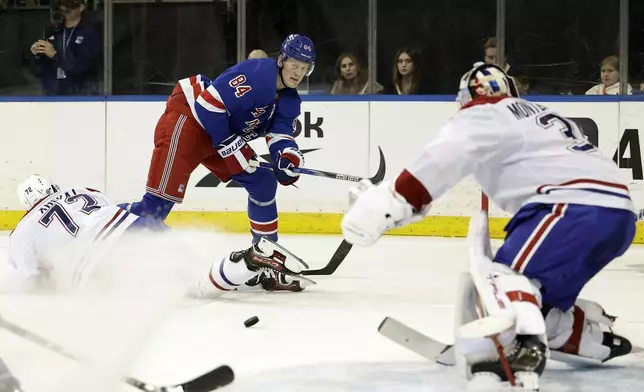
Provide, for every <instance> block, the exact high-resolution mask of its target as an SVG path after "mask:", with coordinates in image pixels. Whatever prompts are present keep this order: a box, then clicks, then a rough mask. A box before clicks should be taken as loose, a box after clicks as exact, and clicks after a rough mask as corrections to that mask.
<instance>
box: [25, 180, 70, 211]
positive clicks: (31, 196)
mask: <svg viewBox="0 0 644 392" xmlns="http://www.w3.org/2000/svg"><path fill="white" fill-rule="evenodd" d="M58 191H60V187H59V186H58V185H56V184H54V183H53V182H51V181H49V180H48V179H46V178H43V177H40V176H39V175H37V174H32V175H31V176H30V177H29V178H27V179H26V180H25V181H23V182H22V183H21V184H20V185H18V189H17V190H16V193H17V194H18V198H20V202H21V203H22V204H23V205H25V206H26V207H27V208H31V207H33V206H34V205H36V203H38V202H39V201H40V200H42V199H44V198H45V197H47V196H49V195H53V194H54V193H56V192H58Z"/></svg>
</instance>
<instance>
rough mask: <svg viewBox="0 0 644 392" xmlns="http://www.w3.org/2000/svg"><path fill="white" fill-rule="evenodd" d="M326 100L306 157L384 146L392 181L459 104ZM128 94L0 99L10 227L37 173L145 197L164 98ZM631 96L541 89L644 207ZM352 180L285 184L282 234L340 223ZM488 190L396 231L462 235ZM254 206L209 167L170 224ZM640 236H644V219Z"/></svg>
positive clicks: (342, 161)
mask: <svg viewBox="0 0 644 392" xmlns="http://www.w3.org/2000/svg"><path fill="white" fill-rule="evenodd" d="M324 98H325V99H330V100H321V98H314V99H311V98H310V97H308V98H307V99H306V100H305V102H304V103H303V108H302V115H301V116H300V118H299V121H298V123H297V124H296V125H295V127H296V139H297V141H298V143H299V145H300V148H301V149H302V150H303V151H305V159H306V166H307V167H311V168H316V169H322V170H328V171H334V172H342V173H347V174H353V175H358V176H365V177H369V176H372V175H373V174H374V173H375V172H376V171H377V170H378V164H379V160H378V148H379V147H380V148H381V149H382V151H383V153H384V155H385V161H386V177H385V178H387V179H391V178H394V177H395V176H396V175H397V174H398V173H399V172H400V171H401V170H402V169H403V168H404V167H405V166H406V165H408V164H410V163H412V162H413V160H414V158H415V157H416V156H418V154H420V152H421V151H422V148H423V146H424V144H425V143H426V142H427V141H429V140H430V139H431V138H433V137H434V136H435V135H436V133H437V131H438V129H439V128H440V126H441V124H443V123H444V122H445V121H446V120H447V119H448V118H449V117H450V116H451V115H452V114H453V113H454V112H455V111H456V110H457V105H456V103H454V102H453V101H451V100H450V101H448V100H446V97H441V98H440V99H442V101H441V100H436V99H437V98H436V97H426V98H423V97H413V98H411V100H409V99H407V100H389V99H391V98H388V97H360V98H359V99H353V98H351V99H348V100H342V98H341V99H338V97H324ZM121 99H122V98H121ZM121 99H119V100H116V101H112V100H111V101H107V102H106V101H101V100H96V99H95V100H90V101H80V102H79V101H59V100H46V101H43V100H41V99H40V98H38V99H34V100H32V101H30V100H25V99H23V100H22V101H21V102H9V101H2V102H0V116H2V117H1V118H3V120H4V121H3V134H4V135H5V137H4V138H3V143H2V144H1V145H0V156H1V157H2V158H3V159H2V160H0V168H1V170H0V184H2V185H1V186H0V229H12V228H13V227H15V225H16V223H17V222H18V221H19V219H20V217H21V216H22V215H23V214H24V211H23V210H22V209H21V206H20V204H19V203H18V200H17V197H16V194H15V189H16V186H17V184H18V183H19V182H20V181H22V180H23V179H24V178H26V177H27V176H28V175H29V174H32V173H39V174H41V175H44V176H47V177H50V178H51V179H53V180H55V181H56V182H58V183H59V184H60V185H61V186H63V187H66V186H78V185H83V186H89V187H93V188H96V189H101V190H104V191H105V192H106V194H107V195H108V197H109V198H110V199H111V200H113V201H114V202H117V203H119V202H124V201H134V200H138V199H140V197H141V196H142V194H143V192H144V186H145V179H146V176H147V169H148V165H149V161H150V156H151V153H152V148H153V140H152V136H153V130H154V126H155V124H156V122H157V120H158V118H159V116H160V114H162V113H163V111H164V108H165V103H164V102H163V101H159V100H155V99H152V100H149V99H148V100H145V99H143V100H141V99H140V98H138V97H137V98H135V99H137V100H136V101H123V100H121ZM133 99H134V98H133ZM318 99H320V100H318ZM626 99H627V101H619V100H618V98H617V97H572V98H567V99H566V100H561V97H540V98H539V101H541V102H543V104H544V105H547V106H549V107H552V108H553V109H555V110H557V111H558V112H559V113H561V114H562V115H564V116H566V117H569V118H572V119H574V120H575V121H577V122H578V123H579V124H580V125H582V127H583V128H584V132H586V133H587V135H588V137H589V139H590V140H591V141H592V142H593V143H595V144H598V147H599V149H600V150H601V151H602V152H603V153H604V154H605V155H607V156H608V157H610V158H613V157H614V158H615V160H618V161H619V163H620V167H621V168H622V169H621V172H622V173H623V175H624V180H625V181H626V182H627V183H628V184H629V187H630V189H631V191H632V193H631V194H632V197H633V199H634V202H635V204H636V206H638V207H639V208H644V189H643V188H642V184H644V182H643V181H642V159H641V156H642V148H643V143H640V134H641V130H644V102H638V101H633V100H632V99H633V98H632V97H628V98H626ZM71 119H74V120H71ZM72 121H73V124H74V125H71V124H72ZM252 145H253V147H254V148H255V150H256V151H257V153H258V154H260V155H263V154H265V153H266V152H267V151H266V146H265V143H264V142H263V141H261V140H257V141H254V142H253V143H252ZM618 149H619V150H620V151H618ZM352 185H353V184H352V183H349V182H343V181H335V180H329V179H323V178H317V177H309V176H302V177H301V179H300V181H299V182H298V186H299V188H294V187H280V189H279V191H278V197H277V203H278V209H279V211H280V232H282V233H321V234H337V233H339V232H340V227H339V222H340V219H341V216H342V213H343V212H344V211H345V210H346V207H347V191H348V190H349V188H350V187H351V186H352ZM212 188H217V189H212ZM479 200H480V190H479V188H478V187H477V185H476V183H474V181H473V180H472V179H469V178H468V179H465V180H463V181H462V182H461V183H459V184H458V185H457V186H456V187H455V188H454V189H453V190H451V191H450V192H448V194H446V195H445V196H444V197H442V198H441V199H439V200H437V201H436V202H435V203H434V204H433V206H432V210H431V213H430V216H429V217H428V218H427V219H426V220H424V221H423V222H419V223H417V224H414V225H410V226H409V227H405V228H402V229H398V230H395V231H393V232H392V234H399V235H430V236H463V235H465V233H466V230H467V223H468V217H469V216H470V215H471V214H473V213H474V212H476V211H477V209H478V208H479ZM246 204H247V199H246V192H245V191H244V190H243V189H241V188H239V187H235V186H234V184H231V183H221V182H220V181H218V180H217V179H216V178H213V177H211V176H209V173H208V172H207V170H206V169H205V168H203V167H199V168H198V169H197V170H196V171H195V172H194V173H193V175H192V177H191V179H190V182H189V183H188V184H187V186H186V199H185V201H184V203H183V204H181V205H178V206H177V207H176V209H175V211H174V212H173V213H172V214H171V215H170V217H169V223H170V224H172V225H191V226H201V227H214V228H217V229H219V230H225V231H231V232H247V231H248V230H249V225H248V220H247V217H246V214H245V210H246ZM491 216H492V220H491V222H492V226H493V227H492V235H493V237H496V238H498V237H502V236H503V226H504V225H505V223H506V222H507V218H508V215H507V214H505V213H503V212H502V211H500V210H499V209H498V208H496V207H495V206H492V207H491ZM636 242H638V243H644V227H643V226H642V225H640V226H639V227H638V234H637V238H636Z"/></svg>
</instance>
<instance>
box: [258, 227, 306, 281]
mask: <svg viewBox="0 0 644 392" xmlns="http://www.w3.org/2000/svg"><path fill="white" fill-rule="evenodd" d="M260 241H266V242H270V243H271V244H273V245H274V246H275V248H276V249H278V250H279V251H280V252H282V253H284V254H285V255H286V256H287V257H290V258H293V259H294V260H295V261H297V262H298V263H300V264H302V269H303V270H307V269H310V268H311V267H309V265H308V264H307V263H305V262H304V260H302V259H301V258H299V257H297V256H296V255H295V254H294V253H293V252H291V251H290V250H288V249H286V248H285V247H283V246H282V245H280V244H278V243H277V242H275V241H271V240H269V239H268V238H266V237H262V238H261V239H260ZM260 249H261V247H260ZM311 282H313V281H311ZM313 283H314V284H315V282H313Z"/></svg>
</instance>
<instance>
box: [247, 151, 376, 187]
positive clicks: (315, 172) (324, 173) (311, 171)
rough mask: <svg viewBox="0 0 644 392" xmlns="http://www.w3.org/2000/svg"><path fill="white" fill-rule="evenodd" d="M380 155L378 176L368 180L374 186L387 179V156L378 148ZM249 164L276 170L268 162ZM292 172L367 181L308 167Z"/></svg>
mask: <svg viewBox="0 0 644 392" xmlns="http://www.w3.org/2000/svg"><path fill="white" fill-rule="evenodd" d="M378 153H379V154H380V161H379V163H378V171H377V172H376V174H374V176H373V177H370V178H368V180H369V181H371V182H372V183H373V184H377V183H379V182H380V181H382V180H383V179H384V178H385V172H386V170H387V168H386V165H385V155H384V154H383V153H382V149H381V148H380V147H378ZM249 164H250V165H251V166H253V167H261V168H263V169H269V170H273V169H275V167H274V166H273V165H272V164H270V163H268V162H259V161H250V162H249ZM290 170H291V171H292V172H293V173H297V174H305V175H308V176H315V177H325V178H331V179H334V180H341V181H351V182H360V181H362V180H364V179H365V178H363V177H360V176H354V175H353V174H343V173H335V172H330V171H325V170H317V169H309V168H306V167H295V168H293V169H290Z"/></svg>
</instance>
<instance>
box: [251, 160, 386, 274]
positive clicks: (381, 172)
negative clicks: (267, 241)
mask: <svg viewBox="0 0 644 392" xmlns="http://www.w3.org/2000/svg"><path fill="white" fill-rule="evenodd" d="M378 153H379V162H378V171H377V172H376V174H374V176H373V177H371V178H368V180H369V181H371V183H372V184H378V183H380V182H381V181H382V180H383V179H384V178H385V172H386V171H387V166H386V162H385V155H384V154H383V153H382V149H381V148H380V147H378ZM252 166H255V167H261V168H264V169H270V170H273V166H272V165H271V164H270V163H266V162H256V161H255V162H253V163H252ZM291 170H292V171H293V172H295V173H298V174H306V175H309V176H316V177H326V178H332V179H336V180H342V181H351V182H360V181H362V180H364V178H362V177H359V176H354V175H351V174H342V173H334V172H329V171H324V170H316V169H308V168H294V169H291ZM352 247H353V245H351V244H350V243H348V242H347V241H345V240H342V243H340V246H338V248H337V249H336V250H335V252H334V253H333V256H331V259H330V260H329V262H328V263H327V264H326V265H325V266H324V267H322V268H320V269H315V270H305V271H302V275H309V276H324V275H331V274H333V273H334V272H335V270H337V269H338V267H339V266H340V264H342V262H343V261H344V259H345V258H346V257H347V255H348V254H349V251H351V248H352Z"/></svg>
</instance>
